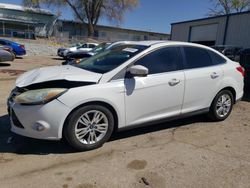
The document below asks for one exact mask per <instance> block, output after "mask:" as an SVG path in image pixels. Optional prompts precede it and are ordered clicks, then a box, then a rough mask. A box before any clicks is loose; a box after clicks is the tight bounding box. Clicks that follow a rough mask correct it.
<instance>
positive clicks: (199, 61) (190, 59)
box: [184, 47, 213, 69]
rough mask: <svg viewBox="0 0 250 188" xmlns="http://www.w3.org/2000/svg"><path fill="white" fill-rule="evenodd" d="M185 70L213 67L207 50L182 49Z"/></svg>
mask: <svg viewBox="0 0 250 188" xmlns="http://www.w3.org/2000/svg"><path fill="white" fill-rule="evenodd" d="M184 52H185V55H186V64H187V65H186V68H189V69H191V68H201V67H208V66H211V65H213V61H212V59H211V57H210V55H209V53H208V51H207V50H205V49H202V48H197V47H184Z"/></svg>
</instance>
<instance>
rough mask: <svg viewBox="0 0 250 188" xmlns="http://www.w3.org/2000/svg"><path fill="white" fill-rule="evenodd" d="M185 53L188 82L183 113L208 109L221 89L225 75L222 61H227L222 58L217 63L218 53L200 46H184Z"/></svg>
mask: <svg viewBox="0 0 250 188" xmlns="http://www.w3.org/2000/svg"><path fill="white" fill-rule="evenodd" d="M183 54H184V57H185V71H184V74H185V80H186V82H185V94H184V103H183V107H182V113H187V112H194V111H197V110H201V109H206V108H208V107H210V105H211V102H212V100H213V98H214V97H215V95H216V94H217V92H218V91H219V88H220V85H221V79H222V77H223V70H222V68H221V63H225V61H223V58H221V60H218V63H216V62H215V60H216V54H215V53H214V52H212V51H210V50H208V49H205V48H200V47H192V46H184V47H183ZM217 56H219V55H217ZM217 58H219V57H217Z"/></svg>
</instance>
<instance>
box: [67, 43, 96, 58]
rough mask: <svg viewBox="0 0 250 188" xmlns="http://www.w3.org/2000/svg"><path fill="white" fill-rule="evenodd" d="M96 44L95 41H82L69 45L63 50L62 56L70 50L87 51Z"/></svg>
mask: <svg viewBox="0 0 250 188" xmlns="http://www.w3.org/2000/svg"><path fill="white" fill-rule="evenodd" d="M96 46H98V44H97V43H84V44H82V45H80V46H74V47H70V48H68V49H66V50H64V51H63V57H66V56H67V54H68V53H70V52H76V51H82V52H89V51H91V50H92V49H93V48H95V47H96Z"/></svg>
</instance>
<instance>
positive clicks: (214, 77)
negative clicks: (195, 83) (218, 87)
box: [210, 72, 220, 79]
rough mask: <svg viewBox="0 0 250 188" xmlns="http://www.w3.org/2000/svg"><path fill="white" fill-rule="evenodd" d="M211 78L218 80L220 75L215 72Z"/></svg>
mask: <svg viewBox="0 0 250 188" xmlns="http://www.w3.org/2000/svg"><path fill="white" fill-rule="evenodd" d="M210 76H211V78H212V79H216V78H218V77H219V76H220V75H219V74H218V73H217V72H213V73H212V74H211V75H210Z"/></svg>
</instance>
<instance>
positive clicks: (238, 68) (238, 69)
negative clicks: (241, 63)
mask: <svg viewBox="0 0 250 188" xmlns="http://www.w3.org/2000/svg"><path fill="white" fill-rule="evenodd" d="M236 69H237V71H239V72H240V73H241V75H242V76H243V77H245V70H244V68H243V67H237V68H236Z"/></svg>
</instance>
